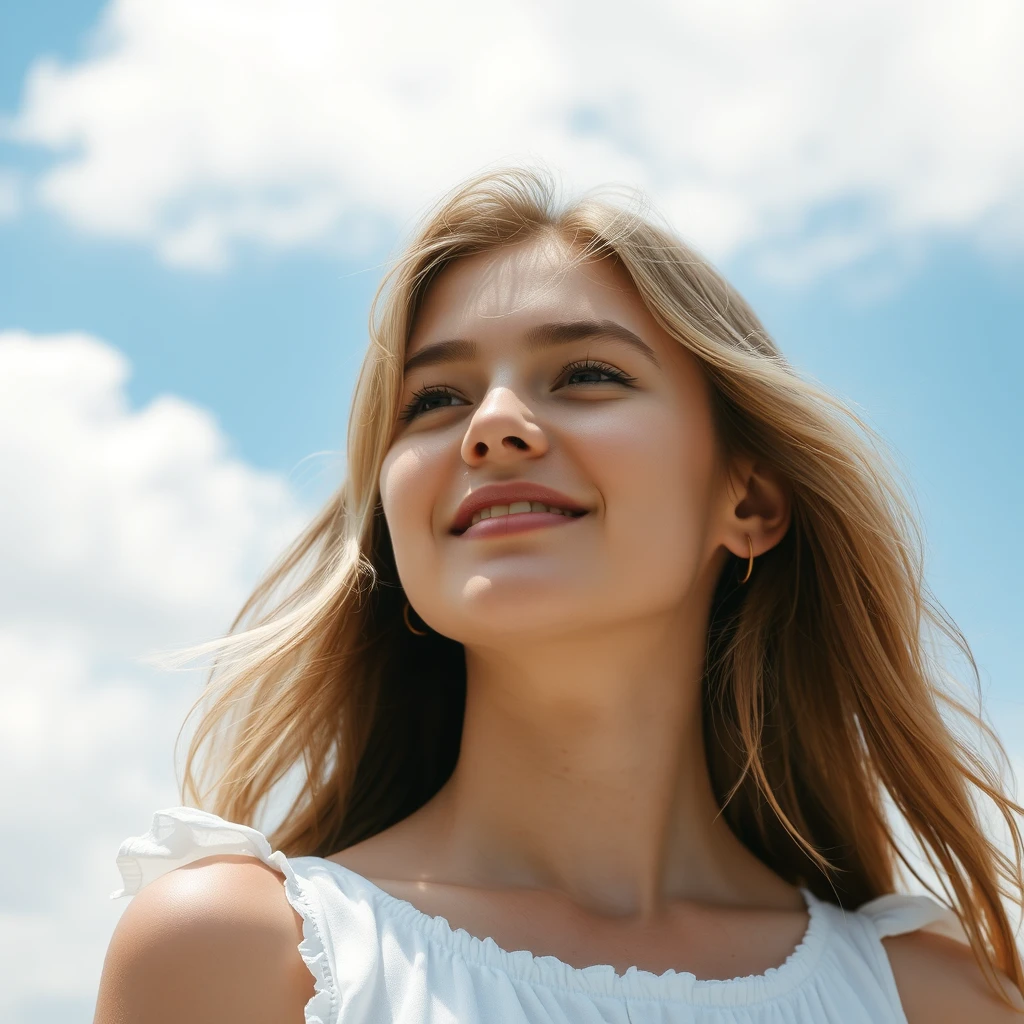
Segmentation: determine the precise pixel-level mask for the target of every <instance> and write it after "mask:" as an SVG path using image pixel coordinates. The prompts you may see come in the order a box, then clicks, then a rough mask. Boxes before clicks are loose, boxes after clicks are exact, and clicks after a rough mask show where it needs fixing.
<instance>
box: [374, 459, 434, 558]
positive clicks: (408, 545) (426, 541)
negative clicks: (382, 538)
mask: <svg viewBox="0 0 1024 1024" xmlns="http://www.w3.org/2000/svg"><path fill="white" fill-rule="evenodd" d="M435 455H436V453H435ZM435 463H436V458H434V459H432V458H431V451H430V450H429V449H428V448H427V447H426V446H423V445H413V444H405V445H401V446H399V447H396V448H393V449H392V450H391V451H390V452H388V454H387V457H386V458H385V459H384V464H383V466H382V467H381V471H380V498H381V505H382V506H383V508H384V516H385V518H386V519H387V523H388V530H389V532H390V534H391V544H392V547H393V549H394V552H395V561H396V563H397V566H398V570H399V573H400V574H402V573H403V572H407V571H409V570H411V569H412V567H413V566H415V564H416V563H418V562H419V561H421V560H422V559H423V558H424V556H425V554H426V552H427V551H428V549H429V547H430V540H431V536H430V515H431V511H432V509H433V508H434V507H435V503H436V502H437V494H436V488H437V481H438V479H439V477H440V474H439V473H438V471H437V466H436V464H435Z"/></svg>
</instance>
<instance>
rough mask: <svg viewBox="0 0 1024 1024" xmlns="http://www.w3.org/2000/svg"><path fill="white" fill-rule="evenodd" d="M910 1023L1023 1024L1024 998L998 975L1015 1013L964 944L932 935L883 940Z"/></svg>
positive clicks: (912, 933)
mask: <svg viewBox="0 0 1024 1024" xmlns="http://www.w3.org/2000/svg"><path fill="white" fill-rule="evenodd" d="M883 943H884V945H885V948H886V951H887V952H888V954H889V962H890V963H891V964H892V972H893V976H894V977H895V978H896V987H897V988H898V989H899V993H900V1001H901V1002H902V1003H903V1012H904V1013H905V1014H906V1016H907V1020H908V1022H909V1024H954V1022H955V1024H961V1022H963V1021H970V1022H971V1024H1024V1012H1022V1011H1024V999H1022V998H1021V993H1020V992H1018V991H1017V989H1016V988H1015V987H1014V986H1013V985H1012V984H1011V983H1010V980H1009V979H1008V978H1007V977H1006V976H1005V975H1003V974H1000V981H1001V983H1002V985H1003V987H1004V989H1005V991H1006V994H1007V995H1008V996H1009V997H1010V1001H1011V1003H1012V1004H1013V1006H1014V1007H1015V1008H1016V1009H1011V1008H1010V1007H1009V1006H1007V1004H1006V1003H1005V1002H1003V1001H1002V1000H1001V999H1000V998H999V997H998V996H997V995H996V994H995V992H993V991H992V988H991V986H990V985H989V983H988V982H987V981H986V979H985V975H984V974H983V973H982V970H981V968H980V967H979V966H978V964H977V961H976V960H975V959H974V953H973V952H972V951H971V949H970V947H969V946H965V945H964V944H963V943H962V942H957V941H955V940H953V939H948V938H945V937H944V936H941V935H934V934H932V933H930V932H924V931H919V932H911V933H909V934H907V935H894V936H892V937H891V938H887V939H884V940H883Z"/></svg>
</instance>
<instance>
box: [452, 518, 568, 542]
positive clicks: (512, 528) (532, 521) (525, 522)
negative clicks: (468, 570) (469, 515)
mask: <svg viewBox="0 0 1024 1024" xmlns="http://www.w3.org/2000/svg"><path fill="white" fill-rule="evenodd" d="M583 518H584V517H583V516H563V515H559V514H558V513H557V512H518V513H516V514H515V515H512V516H495V517H494V518H493V519H481V520H480V522H479V523H475V524H474V525H473V526H471V527H470V528H469V529H468V530H466V532H465V533H462V534H459V536H460V537H470V538H472V539H474V540H486V539H487V538H492V537H508V536H509V535H511V534H513V533H525V532H526V531H527V530H539V529H541V528H542V527H544V526H568V525H569V524H570V523H575V522H578V521H579V520H580V519H583Z"/></svg>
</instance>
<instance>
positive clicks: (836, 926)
mask: <svg viewBox="0 0 1024 1024" xmlns="http://www.w3.org/2000/svg"><path fill="white" fill-rule="evenodd" d="M214 854H246V855H249V856H252V857H256V858H258V859H259V860H261V861H263V862H264V863H265V864H269V865H270V866H271V867H272V868H274V869H276V870H277V871H279V872H280V873H281V874H282V875H283V876H284V877H283V879H282V881H283V885H284V892H285V896H286V898H287V900H288V902H289V903H290V904H291V906H292V907H294V908H295V910H296V911H297V912H298V913H299V914H300V915H301V917H302V922H303V924H302V935H303V937H302V941H301V942H300V943H299V944H298V952H299V953H300V955H301V956H302V959H303V961H304V962H305V964H306V966H307V967H308V968H309V970H310V973H311V974H312V975H313V978H314V979H315V986H314V988H315V994H314V995H313V997H312V998H311V999H310V1000H309V1002H308V1003H307V1004H306V1008H305V1021H306V1024H383V1022H389V1024H684V1022H685V1024H888V1022H893V1024H896V1022H900V1024H906V1016H905V1015H904V1013H903V1010H902V1007H901V1006H900V1000H899V995H898V993H897V991H896V984H895V982H894V980H893V975H892V970H891V969H890V967H889V960H888V957H887V955H886V952H885V947H884V946H883V945H882V942H881V940H882V939H883V938H884V937H885V936H888V935H899V934H901V933H904V932H910V931H915V930H917V929H919V928H929V929H931V930H935V931H940V932H942V933H944V934H947V935H949V936H952V937H955V938H957V939H960V940H961V941H965V940H964V935H963V931H962V929H961V928H960V926H959V922H958V921H957V918H956V917H955V915H953V914H952V912H951V911H949V910H947V909H946V908H944V907H941V906H940V905H939V904H938V903H936V902H935V901H934V900H931V899H929V898H928V897H926V896H898V895H890V896H882V897H881V898H879V899H876V900H872V901H871V902H870V903H867V904H865V905H864V906H862V907H861V908H860V909H859V910H857V911H845V912H844V911H843V910H841V909H839V908H838V907H836V906H834V905H832V904H830V903H826V902H824V901H822V900H818V899H816V898H815V897H814V896H813V895H812V894H811V893H810V892H807V891H804V898H805V900H806V901H807V906H808V911H809V917H810V920H809V923H808V926H807V930H806V932H805V934H804V937H803V939H802V941H801V942H800V944H799V945H798V946H797V948H796V949H795V950H794V951H793V952H792V953H791V954H790V955H789V957H787V959H786V961H785V963H783V964H782V965H781V966H779V967H773V968H770V969H769V970H767V971H765V973H764V974H758V975H750V976H747V977H743V978H733V979H731V980H729V981H711V980H703V981H701V980H698V979H697V978H695V977H694V976H693V975H692V974H690V973H688V972H686V971H676V970H672V969H669V970H667V971H665V972H664V973H663V974H654V973H652V972H651V971H644V970H639V969H638V968H636V967H630V968H629V969H628V970H627V971H626V973H625V974H617V973H616V971H615V969H614V968H613V967H612V966H611V965H610V964H595V965H594V966H592V967H583V968H576V967H571V966H570V965H569V964H566V963H564V962H563V961H561V960H559V959H558V958H557V957H553V956H534V955H533V954H532V953H530V952H529V951H528V950H524V949H520V950H516V951H514V952H510V951H508V950H504V949H502V948H501V947H500V946H498V945H497V943H495V942H494V940H493V939H490V938H484V939H480V938H477V937H476V936H474V935H470V934H469V932H467V931H465V930H464V929H462V928H455V929H453V928H452V927H451V926H450V925H449V924H448V922H447V921H446V920H445V919H444V918H443V917H431V916H430V915H428V914H425V913H423V912H422V911H420V910H417V909H416V908H415V907H414V906H413V905H412V904H411V903H408V902H406V901H405V900H401V899H398V897H396V896H392V895H390V894H389V893H387V892H385V891H384V890H383V889H380V888H378V887H377V886H376V885H374V884H373V883H372V882H370V881H368V880H367V879H366V878H364V877H363V876H362V875H359V874H356V873H355V872H354V871H351V870H349V869H348V868H345V867H343V866H342V865H340V864H336V863H335V862H334V861H330V860H326V859H324V858H322V857H291V858H289V857H286V856H285V855H284V854H283V853H281V852H280V851H279V850H278V851H275V850H272V849H271V847H270V844H269V842H268V841H267V838H266V837H265V836H264V835H263V834H262V833H261V832H258V831H257V830H256V829H254V828H249V827H248V826H246V825H239V824H236V823H233V822H230V821H225V820H224V819H223V818H220V817H218V816H217V815H215V814H211V813H209V812H208V811H201V810H198V809H196V808H194V807H171V808H168V809H167V810H163V811H157V813H156V814H155V815H154V816H153V825H152V827H151V828H150V830H149V832H148V833H146V835H144V836H138V837H133V838H129V839H126V840H125V841H124V843H123V844H122V845H121V849H120V851H119V853H118V857H117V866H118V868H119V870H120V872H121V877H122V880H123V881H124V888H123V889H120V890H118V891H117V892H114V893H111V899H116V898H118V897H120V896H125V895H134V894H135V893H137V892H138V891H139V890H140V889H141V888H142V887H143V886H144V885H146V884H147V883H148V882H151V881H152V880H153V879H154V878H157V877H159V876H160V875H162V874H164V873H165V872H167V871H170V870H172V869H173V868H177V867H180V866H181V865H183V864H188V863H190V862H191V861H195V860H199V859H200V858H202V857H210V856H213V855H214Z"/></svg>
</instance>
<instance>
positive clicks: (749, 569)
mask: <svg viewBox="0 0 1024 1024" xmlns="http://www.w3.org/2000/svg"><path fill="white" fill-rule="evenodd" d="M747 544H748V545H749V546H750V561H749V562H747V575H746V576H744V577H743V579H741V580H740V583H746V582H747V580H749V579H750V574H751V573H752V572H753V571H754V542H753V541H752V540H751V539H750V534H749V533H748V534H747Z"/></svg>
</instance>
